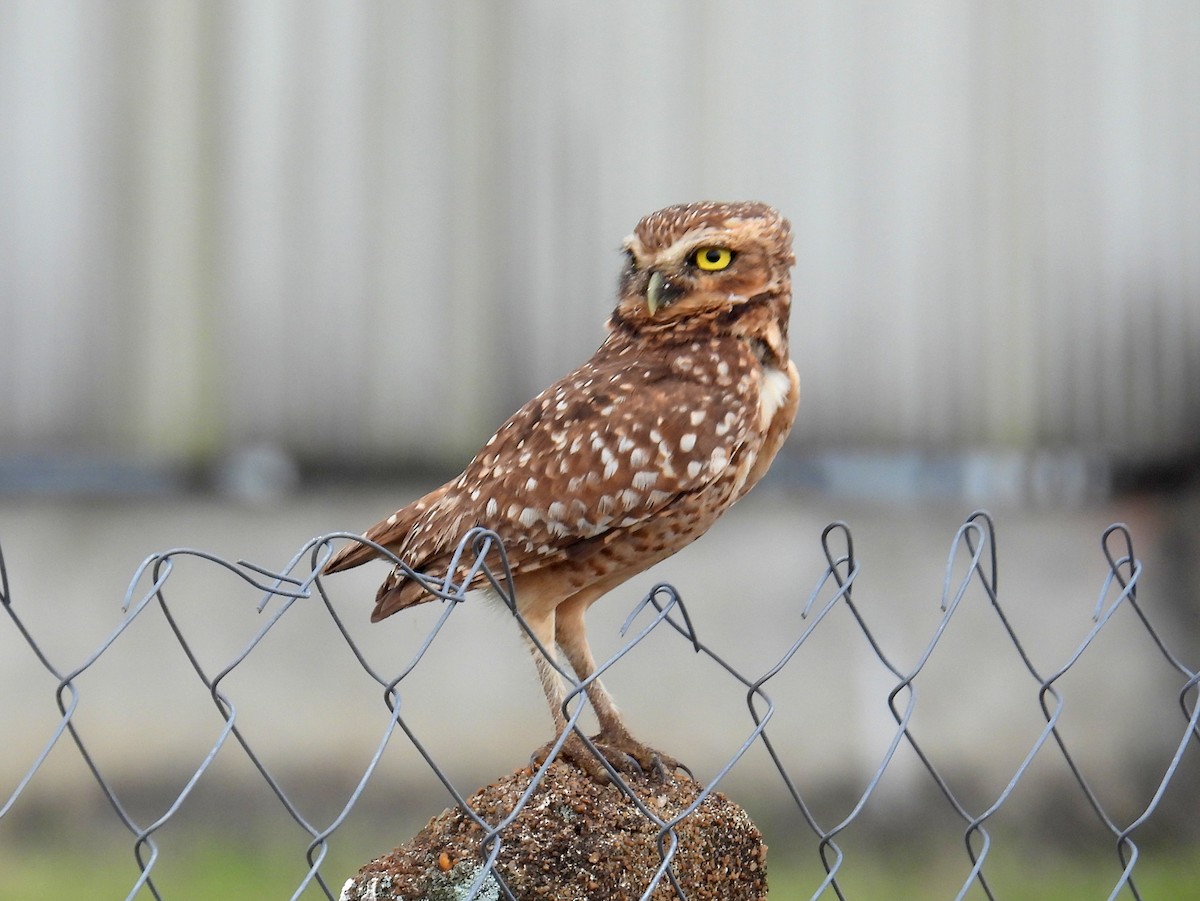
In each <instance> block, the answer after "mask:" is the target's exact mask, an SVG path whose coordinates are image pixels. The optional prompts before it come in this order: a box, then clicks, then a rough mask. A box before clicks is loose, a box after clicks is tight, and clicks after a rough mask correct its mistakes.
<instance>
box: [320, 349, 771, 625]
mask: <svg viewBox="0 0 1200 901" xmlns="http://www.w3.org/2000/svg"><path fill="white" fill-rule="evenodd" d="M740 350H741V346H740V342H732V346H727V347H723V348H719V347H717V346H716V343H715V342H714V344H713V346H712V347H711V348H709V347H708V346H707V342H706V346H705V348H703V351H702V352H701V353H699V354H697V358H696V359H688V358H687V357H686V355H683V354H666V353H664V354H653V355H647V354H645V353H644V352H643V353H638V354H636V355H635V354H634V353H632V352H627V353H621V352H620V348H619V347H614V346H611V345H609V344H606V345H605V346H604V347H602V348H601V349H600V351H598V352H597V355H596V356H595V357H593V358H592V360H590V361H589V362H588V363H586V364H584V365H583V366H581V367H580V368H579V369H577V370H576V371H575V372H573V373H571V374H570V375H568V376H566V377H565V378H564V379H562V380H560V381H559V382H556V383H555V384H553V385H551V386H550V387H549V388H547V389H546V390H545V391H543V392H542V393H541V394H539V395H538V396H537V397H535V398H534V399H533V400H531V401H530V402H529V403H527V404H526V405H525V406H524V407H522V408H521V409H520V410H519V411H517V413H515V414H514V415H513V416H512V417H511V418H510V419H509V420H508V421H507V422H506V423H504V425H502V426H501V427H500V429H499V430H498V431H497V432H496V434H495V435H494V436H493V437H492V439H491V440H489V441H488V443H487V444H486V445H485V446H484V447H483V449H482V450H481V451H480V452H479V453H478V454H477V455H476V457H475V459H474V460H472V461H471V463H470V465H468V466H467V468H466V470H465V471H464V472H463V473H462V475H460V476H459V477H458V478H457V479H454V480H453V481H451V482H449V483H447V484H446V485H444V486H442V487H441V488H439V489H438V490H437V491H435V492H433V493H431V494H430V495H427V496H426V497H425V498H422V499H421V500H420V501H417V502H415V503H414V504H411V505H409V506H408V507H405V508H404V509H402V510H400V511H397V513H396V514H394V515H393V516H392V517H389V518H388V519H387V520H385V521H383V522H381V523H379V524H378V525H376V526H374V527H372V528H371V529H370V530H368V532H367V533H366V534H367V537H369V538H372V539H373V540H375V541H377V542H379V543H380V544H382V545H384V546H387V547H389V548H391V549H394V550H395V551H396V553H397V554H398V555H399V556H400V557H401V558H402V559H404V560H405V562H406V563H408V564H409V565H410V566H412V567H413V568H414V569H417V570H418V571H429V572H430V573H434V574H438V575H441V573H443V572H444V570H445V567H446V566H447V565H448V564H449V562H450V558H451V556H452V554H453V553H454V551H455V549H456V547H457V543H458V541H459V540H460V539H461V538H462V536H463V534H465V533H466V531H467V530H469V529H470V528H472V527H474V526H483V527H485V528H488V529H491V530H493V531H495V532H496V533H498V534H499V535H500V536H501V538H502V539H503V540H504V542H505V549H506V551H507V554H508V558H509V563H510V565H511V567H512V570H513V573H514V574H521V573H527V572H532V571H534V570H537V569H540V568H542V567H544V566H548V565H552V564H554V563H558V562H562V561H564V560H567V559H579V558H580V557H581V556H586V555H587V553H588V552H589V550H590V549H592V548H595V547H597V546H598V545H600V544H602V543H605V542H608V541H611V540H614V539H615V538H616V537H617V536H619V535H620V534H622V533H626V532H627V531H629V530H632V529H636V528H637V527H638V526H639V525H641V524H642V523H645V522H647V521H649V520H650V519H652V518H654V517H656V516H659V515H661V514H662V512H663V511H664V510H665V509H666V508H668V507H669V506H670V505H672V504H673V503H675V502H676V501H677V500H678V499H679V498H680V497H682V496H685V495H688V494H690V493H694V492H698V491H702V490H705V489H706V488H708V487H709V486H711V485H713V484H714V483H716V482H719V481H721V480H726V481H727V482H728V483H729V484H728V489H727V490H728V494H729V500H730V501H732V499H733V498H734V497H735V496H736V492H737V490H738V488H739V487H740V483H738V482H737V481H736V480H735V479H732V478H730V476H731V471H732V469H733V468H740V469H746V468H748V467H747V466H746V465H745V464H746V459H745V458H746V456H747V454H749V455H751V456H753V454H754V453H756V451H757V445H758V442H759V438H760V436H759V433H758V430H757V428H756V426H757V422H756V418H757V407H758V399H757V394H758V390H759V387H760V382H761V373H760V372H759V373H755V372H754V371H753V370H754V369H755V366H756V363H755V361H754V360H753V358H752V357H751V356H750V355H749V354H748V353H741V354H739V353H738V351H740ZM648 356H649V359H648ZM722 360H723V361H725V362H724V363H722V365H721V369H720V373H719V374H718V370H717V365H718V363H719V362H720V361H722ZM731 362H732V364H733V365H731ZM709 364H711V365H709ZM739 370H742V371H739ZM756 374H757V375H758V379H757V380H756V378H755V377H754V376H755V375H756ZM709 376H711V377H709ZM742 376H745V377H744V378H743V377H742ZM748 444H749V445H750V446H749V447H747V445H748ZM750 462H752V460H751V461H750ZM742 478H743V479H744V474H743V476H742ZM355 547H357V550H356V549H355V548H353V547H352V548H347V549H344V550H343V551H342V552H341V553H339V554H338V555H337V556H336V557H335V558H334V559H333V560H332V561H331V562H330V564H329V566H328V567H327V568H326V571H328V572H333V571H336V570H338V569H344V568H347V567H349V566H354V565H357V564H358V563H361V562H363V561H365V560H367V559H370V558H371V557H372V556H375V555H374V552H373V551H371V550H369V549H366V550H364V549H363V548H362V547H361V546H355ZM428 599H429V596H428V594H427V593H426V592H424V590H423V588H422V587H421V586H420V585H417V584H414V583H412V582H411V581H408V580H405V579H404V578H403V575H402V574H401V573H396V572H393V573H392V574H391V575H390V576H389V577H388V579H387V580H386V581H385V582H384V584H383V586H381V588H380V592H379V595H378V598H377V602H378V603H377V606H376V610H375V613H374V614H373V616H372V619H381V618H383V617H384V616H387V615H389V614H390V613H392V612H395V611H396V610H398V609H401V608H402V607H405V606H409V605H411V604H413V603H419V602H420V601H422V600H428Z"/></svg>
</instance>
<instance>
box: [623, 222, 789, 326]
mask: <svg viewBox="0 0 1200 901" xmlns="http://www.w3.org/2000/svg"><path fill="white" fill-rule="evenodd" d="M624 248H625V257H626V260H625V269H624V270H623V271H622V273H621V283H620V300H619V303H618V306H617V310H618V314H619V315H620V317H621V318H622V319H623V320H625V321H626V322H631V323H637V322H640V323H642V324H644V325H651V324H655V325H657V324H662V325H670V324H672V323H674V322H677V321H679V320H680V319H683V318H686V317H689V316H691V315H693V314H695V313H697V312H700V311H704V310H720V309H728V308H730V307H733V306H736V305H738V304H744V303H746V302H748V301H750V300H751V299H753V298H758V297H762V296H764V295H770V296H774V297H778V298H781V299H782V300H783V302H784V303H786V302H787V299H788V296H789V295H790V291H791V276H790V270H791V267H792V265H793V264H794V263H795V256H794V255H793V254H792V229H791V226H790V225H789V224H788V221H787V220H786V219H784V218H783V217H782V216H781V215H779V213H778V211H776V210H775V209H773V208H772V207H770V206H767V205H766V204H765V203H757V202H744V203H715V202H712V201H705V202H701V203H688V204H680V205H678V206H669V207H666V208H665V209H661V210H659V211H658V212H656V213H651V214H650V215H649V216H646V217H645V218H644V219H642V221H641V222H639V223H638V224H637V227H636V228H635V229H634V230H633V234H632V235H630V236H629V237H628V238H626V239H625V243H624Z"/></svg>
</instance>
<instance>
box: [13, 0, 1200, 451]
mask: <svg viewBox="0 0 1200 901" xmlns="http://www.w3.org/2000/svg"><path fill="white" fill-rule="evenodd" d="M1197 46H1200V5H1198V4H1195V3H1193V2H1190V0H1181V2H1173V3H1171V2H1148V3H1141V4H1127V3H1118V2H1079V3H1057V4H1042V3H1033V2H1029V3H1009V4H983V3H979V4H965V3H961V2H958V0H944V2H938V0H923V2H922V0H910V2H903V3H893V4H887V5H883V4H873V3H844V2H778V3H761V4H742V5H734V4H723V3H684V2H676V3H671V2H664V0H641V2H636V3H635V2H615V3H608V4H604V5H600V4H583V3H579V4H575V3H556V2H549V0H545V2H528V3H513V4H483V3H480V4H474V3H471V4H468V3H462V4H450V3H447V4H442V3H432V2H430V3H383V2H378V3H355V4H343V3H335V2H303V3H294V2H282V0H281V2H256V3H237V2H230V3H205V2H174V3H168V2H143V3H98V2H75V3H53V4H47V3H41V2H37V0H25V2H19V0H18V2H9V3H6V4H4V5H3V6H2V7H0V127H2V128H3V139H2V140H0V292H2V302H0V347H2V349H3V352H2V353H0V379H2V383H3V385H4V386H5V390H3V391H0V453H3V452H14V451H29V450H33V451H39V450H43V449H73V450H85V451H86V450H103V451H105V452H108V453H113V452H116V453H121V454H132V455H134V456H138V457H144V458H147V459H168V460H171V459H181V458H182V459H189V458H197V457H204V456H205V455H208V454H211V453H214V452H217V451H220V450H222V449H224V448H228V447H231V446H236V445H238V444H241V443H245V442H249V441H254V440H258V439H265V440H270V441H277V442H280V443H281V444H283V445H284V446H285V447H288V448H289V449H292V450H294V451H296V452H298V453H301V454H303V455H305V456H308V457H312V458H319V459H331V460H351V459H356V458H363V457H371V458H388V457H400V456H405V455H421V456H429V455H433V454H437V453H440V452H443V451H451V450H452V451H454V452H456V453H461V452H462V451H464V450H470V449H472V446H473V445H474V444H475V442H476V441H478V439H479V438H480V437H481V436H482V435H483V434H484V433H485V432H486V431H487V430H488V429H490V428H491V427H493V426H494V425H495V424H496V423H497V422H498V421H499V420H500V419H501V418H503V417H504V416H505V415H507V413H509V412H511V410H512V409H513V408H514V407H515V406H516V405H517V404H519V403H520V402H521V401H523V400H524V399H525V398H526V397H528V396H529V395H530V394H532V393H533V392H535V391H537V390H538V389H540V388H541V387H542V386H543V385H544V384H546V383H547V382H548V381H549V380H550V379H552V378H554V377H557V376H558V375H560V374H561V373H562V372H564V371H566V370H567V369H569V368H570V367H571V366H573V365H574V364H576V363H577V362H579V361H580V360H581V359H583V358H584V357H585V356H586V355H587V354H588V353H589V352H590V351H591V350H592V348H593V347H594V346H595V345H596V343H598V341H599V339H600V337H601V331H600V324H601V322H602V321H603V319H604V317H605V315H606V314H607V311H608V308H609V307H610V305H611V302H612V290H613V285H614V281H615V274H616V269H617V266H618V255H617V253H616V248H617V246H618V244H619V241H620V239H621V238H622V237H623V236H624V235H625V234H626V233H627V232H628V231H629V229H630V227H631V226H632V225H633V223H634V222H635V221H636V219H637V218H638V217H639V216H640V215H641V214H643V213H645V212H648V211H649V210H652V209H655V208H657V207H659V206H662V205H664V204H666V203H671V202H677V201H680V200H686V199H696V198H700V197H724V198H741V197H758V198H762V199H765V200H769V201H771V202H774V203H776V204H777V205H778V206H780V207H781V208H782V209H783V210H784V211H785V212H786V213H787V214H788V215H789V216H790V217H791V218H792V220H793V223H794V225H795V228H796V236H797V241H796V250H797V257H798V266H797V272H796V281H797V286H798V298H797V305H796V312H795V316H794V320H793V334H794V342H795V345H796V356H797V358H798V361H799V364H800V367H801V371H802V376H803V381H804V401H803V409H802V416H801V420H800V425H799V426H798V429H797V436H796V439H795V440H797V441H798V442H802V443H807V444H809V445H810V446H818V445H820V446H831V445H853V444H873V445H884V446H892V447H913V446H917V447H930V448H955V447H965V446H972V447H973V446H998V447H1005V448H1014V447H1015V448H1036V447H1043V446H1059V447H1061V446H1073V447H1088V448H1095V447H1103V448H1105V449H1109V450H1114V451H1118V452H1121V453H1125V454H1135V455H1157V454H1160V453H1169V452H1172V451H1177V450H1180V449H1185V448H1195V447H1196V446H1197V445H1198V444H1200V114H1198V111H1200V54H1197V53H1196V52H1195V48H1196V47H1197Z"/></svg>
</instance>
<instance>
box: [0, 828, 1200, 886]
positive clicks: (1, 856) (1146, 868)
mask: <svg viewBox="0 0 1200 901" xmlns="http://www.w3.org/2000/svg"><path fill="white" fill-rule="evenodd" d="M131 845H132V842H127V843H125V844H123V845H120V846H107V847H106V846H100V845H91V846H82V847H80V846H76V847H72V848H70V850H64V849H63V848H62V847H61V846H59V847H55V848H50V847H48V846H46V845H44V844H41V845H30V846H25V847H21V848H6V847H0V901H61V899H97V901H104V899H109V898H115V899H121V898H124V897H126V895H127V894H128V893H129V891H130V890H131V889H132V887H133V885H134V883H135V882H136V880H137V877H138V870H137V867H136V865H135V863H134V860H133V852H132V849H131ZM363 849H366V850H363ZM382 850H383V849H379V848H371V847H370V845H369V843H368V842H365V841H364V842H358V841H354V840H352V838H351V837H349V836H342V835H339V836H338V837H337V840H336V841H335V842H334V850H333V851H331V852H330V855H329V857H328V858H327V859H326V860H327V862H326V863H325V864H323V865H322V868H321V871H322V873H323V874H325V875H326V880H327V882H328V884H329V885H330V887H331V889H332V891H333V893H334V895H335V896H336V895H337V893H338V891H339V890H340V889H341V885H342V883H343V882H344V880H345V878H346V877H347V876H349V875H350V874H352V873H353V872H354V871H355V870H356V869H357V868H358V866H359V865H360V864H362V863H365V862H366V858H367V857H369V856H372V855H374V854H378V853H381V851H382ZM307 869H308V868H307V864H306V863H305V861H304V857H303V853H302V851H298V850H297V848H296V846H289V847H287V848H284V847H281V846H275V847H271V846H261V847H256V846H253V845H248V844H246V843H236V842H233V841H222V840H221V839H219V838H214V837H211V836H210V837H207V838H204V839H197V840H193V841H189V842H180V841H178V840H176V841H175V843H174V844H173V845H172V846H171V847H165V846H164V848H163V852H162V856H161V858H160V860H159V861H158V863H157V864H156V865H155V867H154V870H153V872H154V874H155V882H156V884H157V885H158V887H159V890H160V891H161V892H162V894H163V897H164V898H165V899H167V901H176V899H184V901H210V899H211V901H218V899H219V901H243V899H245V901H250V899H254V901H264V899H274V898H280V899H287V898H289V897H290V896H291V894H292V892H294V891H295V889H296V887H297V886H298V885H299V884H300V881H301V880H302V879H303V878H304V874H305V872H306V871H307ZM968 871H969V866H968V864H967V862H966V858H965V856H962V855H959V854H950V855H947V854H942V855H940V856H939V855H925V854H922V853H900V852H898V851H896V850H895V849H893V850H891V851H885V852H880V853H871V854H863V853H858V854H856V855H855V856H854V857H853V859H847V860H846V862H845V864H844V865H843V871H842V872H843V873H844V876H843V877H842V878H840V879H839V885H840V886H841V887H842V890H843V891H844V892H845V894H846V897H847V898H848V899H854V901H881V899H882V901H909V899H911V901H930V899H939V898H946V899H951V898H953V897H954V896H955V894H956V893H957V892H958V890H959V888H960V887H961V885H962V882H963V880H964V879H965V878H966V876H967V873H968ZM769 872H770V881H771V897H772V898H773V899H776V901H793V899H800V901H803V899H807V898H809V897H811V895H812V893H813V892H814V891H815V890H816V888H817V886H819V885H820V883H821V880H822V879H823V878H824V871H823V870H822V869H821V867H820V864H819V862H817V861H816V860H815V858H814V859H813V860H812V861H811V862H804V863H803V864H801V863H799V862H791V861H789V862H787V863H786V864H785V862H783V861H780V860H773V861H772V862H771V865H770V870H769ZM986 872H987V875H988V879H989V884H990V885H991V886H992V889H993V891H994V892H995V894H996V897H997V898H998V899H1001V901H1045V899H1054V901H1085V899H1089V901H1090V899H1100V901H1103V899H1107V898H1108V897H1109V893H1110V892H1111V891H1112V888H1113V886H1114V885H1115V883H1116V881H1117V878H1118V876H1119V873H1120V871H1119V868H1118V867H1117V864H1116V860H1115V856H1114V857H1113V858H1111V859H1110V858H1104V859H1099V860H1097V859H1092V860H1080V859H1072V858H1070V857H1067V856H1064V855H1062V854H1058V853H1054V854H1050V853H1048V852H1037V851H1034V852H1031V853H1029V854H1026V855H1018V856H1013V855H1010V856H1009V857H1008V858H1007V859H1006V860H1005V861H997V862H996V863H995V864H989V866H988V868H987V870H986ZM1135 874H1136V875H1137V881H1138V888H1139V890H1140V891H1141V893H1142V897H1143V898H1145V899H1147V901H1157V899H1165V901H1194V899H1200V854H1197V851H1196V849H1194V848H1179V849H1177V850H1176V851H1173V852H1171V853H1168V854H1164V853H1162V852H1158V853H1147V854H1146V855H1145V857H1144V858H1143V860H1142V861H1141V862H1139V864H1138V867H1137V869H1136V870H1135ZM152 897H153V896H152V895H151V893H150V892H149V891H148V890H145V889H143V890H142V891H141V892H139V894H138V895H137V899H138V901H143V899H147V901H148V899H151V898H152ZM301 897H302V898H303V899H304V901H309V899H320V898H324V897H325V896H324V894H323V893H322V892H321V891H320V890H319V889H318V888H317V887H315V885H314V886H310V887H309V888H308V889H307V890H306V891H305V893H304V894H303V895H302V896H301ZM821 897H822V899H828V901H833V899H835V898H836V897H837V896H836V894H835V893H834V892H833V891H832V890H829V891H826V892H825V894H823V895H822V896H821ZM983 897H984V895H983V892H982V891H981V890H979V889H978V888H973V889H972V890H971V892H969V893H968V895H967V898H968V899H971V901H974V899H981V898H983ZM1118 897H1119V898H1120V899H1121V901H1132V899H1133V894H1132V892H1130V891H1129V890H1128V889H1126V890H1124V891H1123V892H1122V893H1121V894H1120V895H1119V896H1118Z"/></svg>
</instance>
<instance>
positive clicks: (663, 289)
mask: <svg viewBox="0 0 1200 901" xmlns="http://www.w3.org/2000/svg"><path fill="white" fill-rule="evenodd" d="M678 293H679V286H678V285H674V284H672V283H671V282H669V281H668V280H667V278H666V276H664V275H663V274H662V273H661V272H659V271H658V270H657V269H656V270H654V271H653V272H651V273H650V282H649V283H648V284H647V285H646V307H647V309H649V310H650V315H651V316H653V315H654V314H655V313H656V312H657V311H658V308H659V307H661V306H665V305H666V304H668V303H670V302H671V301H672V300H673V299H674V298H675V295H677V294H678Z"/></svg>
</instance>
